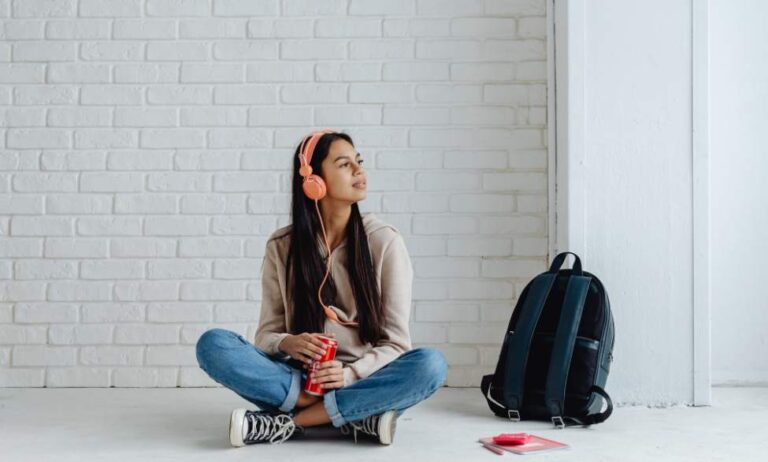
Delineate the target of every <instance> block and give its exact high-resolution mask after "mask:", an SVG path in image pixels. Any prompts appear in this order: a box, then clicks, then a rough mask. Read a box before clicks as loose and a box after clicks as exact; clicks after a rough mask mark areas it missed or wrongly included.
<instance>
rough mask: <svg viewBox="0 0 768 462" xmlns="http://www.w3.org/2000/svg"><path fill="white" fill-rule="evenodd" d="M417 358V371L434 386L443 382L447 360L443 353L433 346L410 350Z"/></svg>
mask: <svg viewBox="0 0 768 462" xmlns="http://www.w3.org/2000/svg"><path fill="white" fill-rule="evenodd" d="M412 353H413V354H414V356H416V358H418V360H419V371H420V372H421V373H423V374H424V376H425V379H426V380H427V381H428V382H429V383H430V384H432V386H433V387H434V388H439V387H440V386H442V385H443V383H445V379H446V376H447V374H448V361H446V360H445V356H444V355H443V353H442V352H441V351H440V350H438V349H435V348H417V349H415V350H413V351H412Z"/></svg>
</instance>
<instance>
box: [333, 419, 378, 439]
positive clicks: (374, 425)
mask: <svg viewBox="0 0 768 462" xmlns="http://www.w3.org/2000/svg"><path fill="white" fill-rule="evenodd" d="M378 424H379V416H377V415H376V416H371V417H366V418H365V419H363V420H362V422H348V423H347V424H345V425H342V426H341V433H343V434H344V435H347V434H349V429H350V427H351V428H352V432H353V435H354V437H355V444H357V432H358V431H361V432H363V433H367V434H369V435H373V436H378Z"/></svg>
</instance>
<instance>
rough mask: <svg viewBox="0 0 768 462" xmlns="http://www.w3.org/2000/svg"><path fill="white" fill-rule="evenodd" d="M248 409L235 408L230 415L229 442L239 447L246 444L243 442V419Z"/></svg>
mask: <svg viewBox="0 0 768 462" xmlns="http://www.w3.org/2000/svg"><path fill="white" fill-rule="evenodd" d="M245 411H246V409H235V410H234V411H232V415H230V417H229V442H230V443H231V444H232V446H235V447H237V448H239V447H243V446H245V443H244V442H243V421H244V420H245Z"/></svg>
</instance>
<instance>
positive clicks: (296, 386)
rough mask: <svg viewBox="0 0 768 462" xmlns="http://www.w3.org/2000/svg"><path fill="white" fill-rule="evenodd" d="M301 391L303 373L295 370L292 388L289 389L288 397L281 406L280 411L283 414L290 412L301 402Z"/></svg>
mask: <svg viewBox="0 0 768 462" xmlns="http://www.w3.org/2000/svg"><path fill="white" fill-rule="evenodd" d="M300 391H301V371H300V370H297V369H293V371H292V374H291V386H290V388H289V389H288V396H286V397H285V401H283V404H281V405H280V408H279V409H280V410H281V411H283V412H290V411H292V410H293V408H295V407H296V402H297V401H298V400H299V392H300Z"/></svg>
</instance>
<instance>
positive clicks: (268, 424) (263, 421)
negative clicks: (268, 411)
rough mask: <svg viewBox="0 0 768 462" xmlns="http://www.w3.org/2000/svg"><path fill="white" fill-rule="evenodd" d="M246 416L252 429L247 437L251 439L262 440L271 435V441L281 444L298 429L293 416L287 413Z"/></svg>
mask: <svg viewBox="0 0 768 462" xmlns="http://www.w3.org/2000/svg"><path fill="white" fill-rule="evenodd" d="M246 418H247V419H248V421H249V423H250V424H251V429H250V431H249V432H248V436H246V439H247V440H249V441H260V440H263V439H265V438H267V437H269V442H270V443H273V444H280V443H282V442H284V441H285V440H287V439H288V438H290V437H291V435H293V432H294V431H296V424H295V423H294V421H293V419H292V418H291V416H289V415H287V414H280V415H278V416H271V415H264V414H255V413H251V414H246ZM273 432H274V435H272V436H271V437H270V434H271V433H273Z"/></svg>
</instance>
